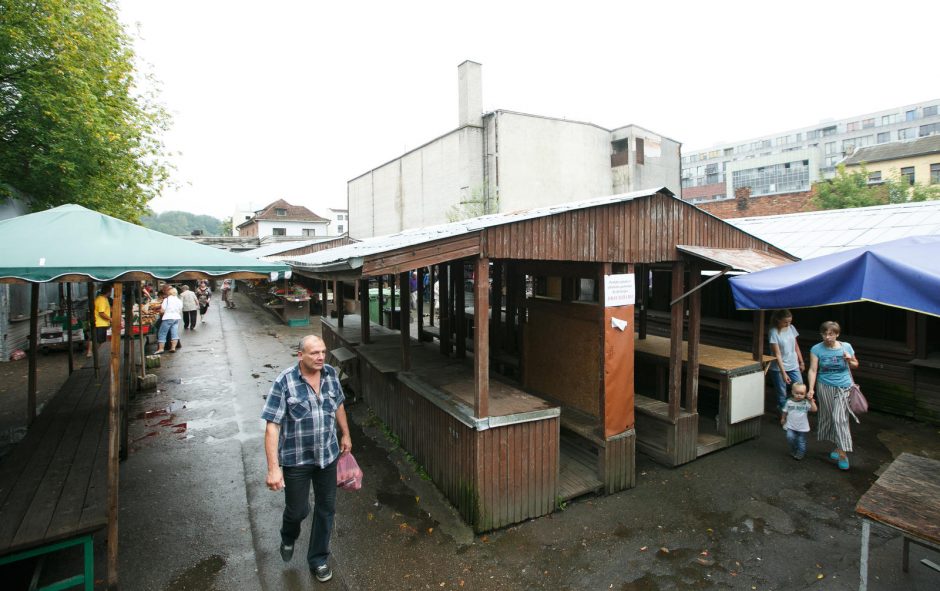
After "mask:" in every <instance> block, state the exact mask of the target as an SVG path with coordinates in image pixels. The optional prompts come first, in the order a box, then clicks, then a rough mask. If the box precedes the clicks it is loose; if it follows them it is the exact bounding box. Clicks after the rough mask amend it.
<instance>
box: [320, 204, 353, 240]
mask: <svg viewBox="0 0 940 591" xmlns="http://www.w3.org/2000/svg"><path fill="white" fill-rule="evenodd" d="M323 217H324V218H326V219H328V220H330V229H329V231H330V236H342V235H343V234H345V233H346V232H348V231H349V210H348V209H335V208H333V207H330V208H328V209H327V210H326V213H325V215H324V216H323Z"/></svg>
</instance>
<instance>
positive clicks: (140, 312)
mask: <svg viewBox="0 0 940 591" xmlns="http://www.w3.org/2000/svg"><path fill="white" fill-rule="evenodd" d="M148 305H149V304H148ZM137 338H138V339H139V340H140V358H139V359H138V360H137V361H139V362H140V377H141V378H143V377H146V376H147V352H146V350H145V349H146V348H147V336H146V335H145V334H144V282H143V281H141V282H139V283H138V284H137Z"/></svg>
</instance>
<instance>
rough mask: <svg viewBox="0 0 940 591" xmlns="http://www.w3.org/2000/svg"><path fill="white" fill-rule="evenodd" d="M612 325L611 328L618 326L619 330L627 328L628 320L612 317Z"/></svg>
mask: <svg viewBox="0 0 940 591" xmlns="http://www.w3.org/2000/svg"><path fill="white" fill-rule="evenodd" d="M610 327H611V328H616V329H617V330H626V328H627V321H626V320H621V319H619V318H613V317H611V319H610Z"/></svg>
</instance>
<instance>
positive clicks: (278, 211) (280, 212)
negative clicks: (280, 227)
mask: <svg viewBox="0 0 940 591" xmlns="http://www.w3.org/2000/svg"><path fill="white" fill-rule="evenodd" d="M274 215H276V216H279V217H281V216H285V215H287V210H286V209H284V208H283V207H275V208H274Z"/></svg>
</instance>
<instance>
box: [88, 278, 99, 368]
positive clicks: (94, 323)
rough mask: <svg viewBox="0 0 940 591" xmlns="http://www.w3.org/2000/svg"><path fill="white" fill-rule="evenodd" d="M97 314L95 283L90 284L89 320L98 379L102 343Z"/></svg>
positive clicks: (93, 360)
mask: <svg viewBox="0 0 940 591" xmlns="http://www.w3.org/2000/svg"><path fill="white" fill-rule="evenodd" d="M96 316H97V315H96V314H95V282H94V281H89V282H88V318H89V319H90V322H89V324H90V325H91V356H92V358H93V359H92V362H93V364H94V366H95V377H96V378H97V377H98V376H99V375H100V372H99V369H100V367H101V366H100V365H99V361H98V345H100V344H101V343H99V342H98V319H97V317H96Z"/></svg>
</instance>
